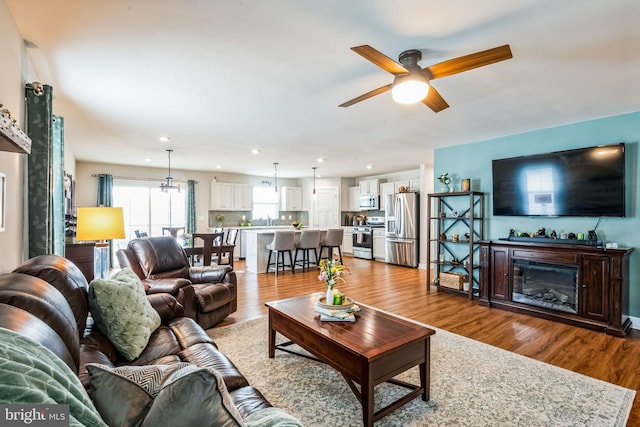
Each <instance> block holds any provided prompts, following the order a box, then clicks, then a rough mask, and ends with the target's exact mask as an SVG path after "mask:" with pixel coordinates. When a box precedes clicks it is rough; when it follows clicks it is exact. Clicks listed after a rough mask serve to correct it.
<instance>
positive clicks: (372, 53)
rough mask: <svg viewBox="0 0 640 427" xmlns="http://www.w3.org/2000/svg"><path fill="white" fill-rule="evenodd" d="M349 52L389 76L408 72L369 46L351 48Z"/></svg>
mask: <svg viewBox="0 0 640 427" xmlns="http://www.w3.org/2000/svg"><path fill="white" fill-rule="evenodd" d="M351 50H352V51H354V52H355V53H357V54H359V55H360V56H362V57H363V58H364V59H366V60H368V61H370V62H373V63H374V64H375V65H377V66H378V67H380V68H382V69H383V70H385V71H387V72H389V73H391V74H403V73H408V72H409V70H407V69H406V68H404V67H403V66H402V65H400V64H398V63H397V62H396V61H394V60H393V59H391V58H389V57H388V56H386V55H385V54H383V53H380V52H379V51H377V50H375V49H374V48H372V47H371V46H369V45H363V46H356V47H352V48H351Z"/></svg>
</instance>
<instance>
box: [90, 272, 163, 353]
mask: <svg viewBox="0 0 640 427" xmlns="http://www.w3.org/2000/svg"><path fill="white" fill-rule="evenodd" d="M89 309H90V310H91V314H92V315H93V318H94V320H95V325H96V327H97V328H98V330H99V331H100V332H102V333H103V334H104V335H105V336H106V337H107V338H109V341H111V342H112V343H113V345H114V346H115V347H116V348H117V349H118V351H119V352H120V353H121V354H122V355H123V356H124V357H125V358H126V359H127V360H133V359H135V358H136V357H138V356H140V354H141V353H142V351H143V350H144V348H145V347H146V346H147V344H148V343H149V337H150V336H151V334H152V333H153V331H155V330H156V329H157V328H158V326H160V315H159V314H158V312H157V311H155V310H154V309H153V307H152V306H151V304H150V303H149V301H148V300H147V296H146V295H145V292H144V287H143V286H142V282H141V281H140V279H139V278H138V276H137V275H136V274H135V273H134V272H133V271H131V270H130V269H128V268H125V269H123V270H120V271H118V272H117V273H116V274H114V275H113V276H111V277H110V278H109V279H94V280H92V281H91V284H90V285H89Z"/></svg>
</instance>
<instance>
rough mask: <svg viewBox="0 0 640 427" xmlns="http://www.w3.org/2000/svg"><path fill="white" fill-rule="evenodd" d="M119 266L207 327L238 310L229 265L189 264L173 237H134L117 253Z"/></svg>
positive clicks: (148, 290) (146, 288) (231, 270)
mask: <svg viewBox="0 0 640 427" xmlns="http://www.w3.org/2000/svg"><path fill="white" fill-rule="evenodd" d="M116 256H117V258H118V263H119V264H120V268H130V269H131V270H133V271H134V272H135V273H136V274H137V275H138V277H139V278H140V280H142V283H143V285H144V287H145V291H146V292H147V294H157V293H169V294H171V295H173V296H174V297H175V298H176V299H177V300H178V302H180V304H182V305H183V307H184V310H185V314H186V315H187V316H189V317H191V318H193V319H194V320H196V322H198V324H199V325H200V326H202V327H203V328H205V329H207V328H210V327H212V326H214V325H216V324H218V323H220V322H222V321H223V320H224V319H225V318H226V317H227V316H229V315H230V314H231V313H233V312H235V311H236V310H237V309H238V300H237V278H236V275H235V273H234V272H233V268H231V267H230V266H217V265H216V266H200V267H191V266H190V265H189V260H188V258H187V255H186V253H185V252H184V249H183V248H182V246H180V244H179V243H178V241H177V240H176V238H175V237H173V236H161V237H143V238H140V239H133V240H131V241H130V242H129V244H128V245H127V248H125V249H120V250H118V251H117V252H116Z"/></svg>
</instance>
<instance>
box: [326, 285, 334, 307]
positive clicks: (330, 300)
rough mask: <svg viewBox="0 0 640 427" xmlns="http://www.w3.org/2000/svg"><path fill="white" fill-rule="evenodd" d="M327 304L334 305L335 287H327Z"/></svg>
mask: <svg viewBox="0 0 640 427" xmlns="http://www.w3.org/2000/svg"><path fill="white" fill-rule="evenodd" d="M326 304H327V305H333V288H329V287H327V296H326Z"/></svg>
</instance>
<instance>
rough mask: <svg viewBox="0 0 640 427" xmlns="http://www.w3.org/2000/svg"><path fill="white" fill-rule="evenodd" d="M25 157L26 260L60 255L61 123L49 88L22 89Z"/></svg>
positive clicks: (61, 237) (62, 227)
mask: <svg viewBox="0 0 640 427" xmlns="http://www.w3.org/2000/svg"><path fill="white" fill-rule="evenodd" d="M25 98H26V120H25V123H26V128H27V135H29V138H31V154H30V155H29V156H28V170H27V176H28V178H27V179H28V184H27V188H28V194H29V197H28V206H29V257H30V258H32V257H34V256H38V255H44V254H52V253H53V254H57V255H64V184H63V183H64V164H63V159H64V120H63V119H62V117H54V115H53V88H52V87H51V86H49V85H44V93H43V94H42V95H40V96H37V95H35V94H34V93H33V90H32V89H31V85H27V86H26V88H25Z"/></svg>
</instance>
